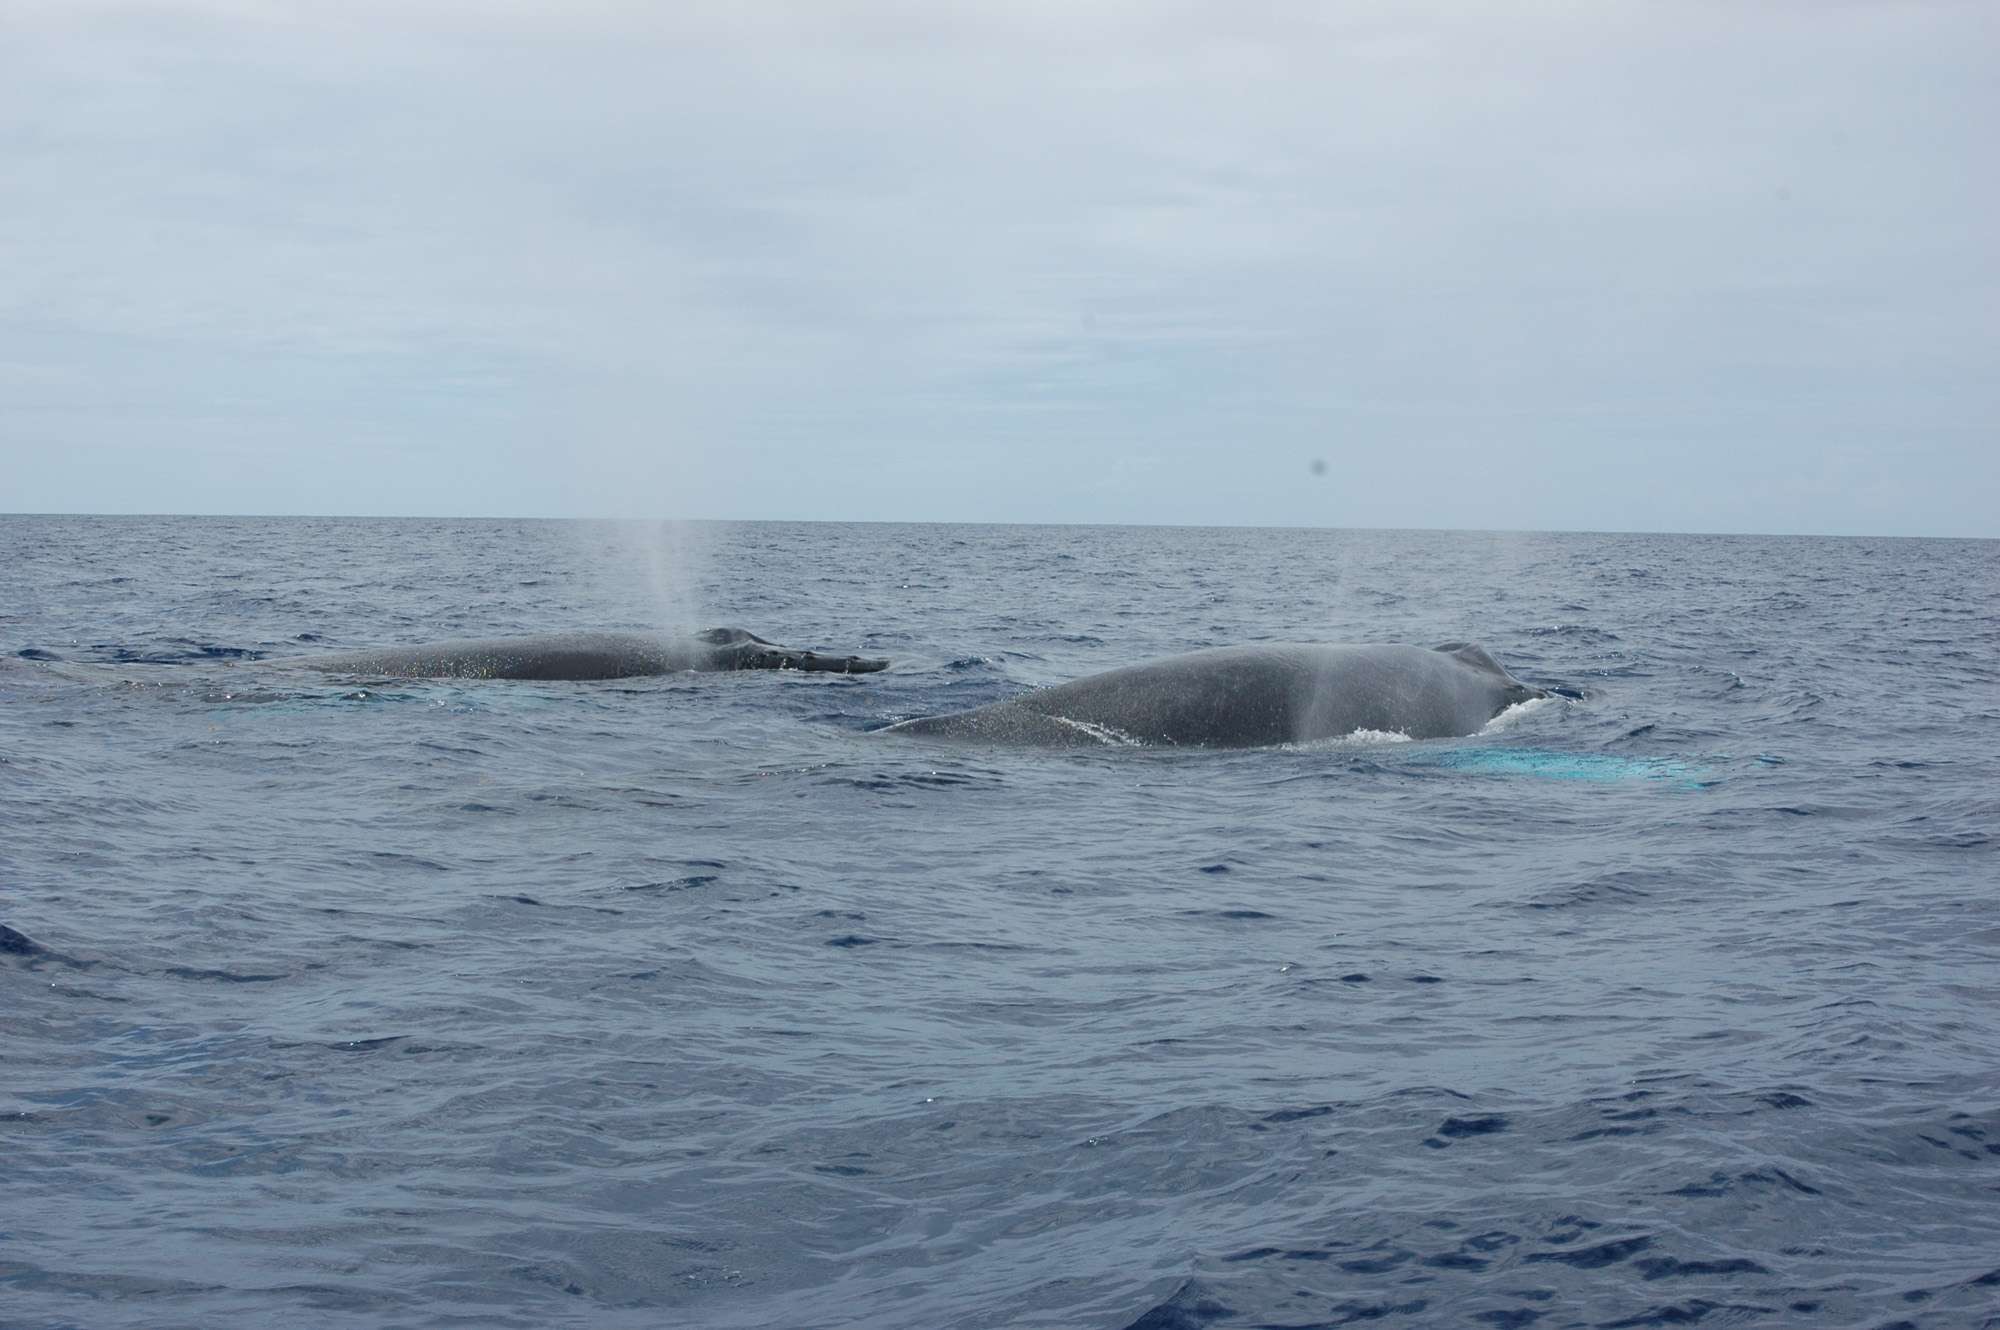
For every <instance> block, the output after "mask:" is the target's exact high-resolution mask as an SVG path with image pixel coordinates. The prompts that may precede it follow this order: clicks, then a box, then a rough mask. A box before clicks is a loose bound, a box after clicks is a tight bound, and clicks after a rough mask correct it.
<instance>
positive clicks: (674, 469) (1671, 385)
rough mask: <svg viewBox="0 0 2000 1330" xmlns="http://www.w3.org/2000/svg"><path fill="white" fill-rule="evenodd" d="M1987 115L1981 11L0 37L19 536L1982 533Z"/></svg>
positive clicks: (276, 7) (1067, 17)
mask: <svg viewBox="0 0 2000 1330" xmlns="http://www.w3.org/2000/svg"><path fill="white" fill-rule="evenodd" d="M1996 69H2000V4H1995V3H1993V2H1992V0H1972V2H1970V3H1961V4H1953V3H1937V4H1933V3H1923V2H1922V0H1881V2H1879V3H1869V2H1865V0H1863V2H1857V3H1838V2H1836V0H1799V2H1798V3H1783V2H1781V0H1767V2H1757V3H1744V2H1742V0H1727V2H1726V3H1720V2H1719V3H1701V2H1700V0H1652V2H1650V3H1630V4H1627V3H1618V2H1617V0H1589V2H1585V0H1578V2H1577V3H1572V4H1535V3H1506V4H1488V3H1473V2H1468V3H1462V4H1434V3H1412V4H1401V3H1398V4H1381V5H1363V4H1340V3H1333V2H1332V0H1325V2H1322V3H1301V4H1286V3H1241V2H1228V3H1213V4H1180V3H1167V2H1155V3H1140V2H1138V0H1134V2H1133V3H1122V4H1100V3H1090V2H1089V0H1025V2H1024V0H1007V2H1006V3H997V2H996V3H988V4H958V5H948V4H939V3H933V2H931V0H911V2H909V3H837V2H829V3H800V4H796V5H778V4H755V3H723V4H715V5H704V4H699V3H687V2H685V0H673V2H669V3H645V4H638V3H590V2H589V0H584V2H583V3H577V2H576V0H561V2H560V3H558V2H557V0H540V2H538V3H533V4H527V3H505V2H502V3H493V2H492V0H462V2H454V0H395V2H394V3H382V4H377V3H371V2H369V0H359V2H357V0H341V2H340V3H338V4H330V3H328V4H321V3H307V0H293V2H292V3H286V4H275V3H273V4H262V3H250V2H249V0H241V2H234V3H232V2H229V0H190V2H187V3H133V4H99V3H94V0H4V3H0V511H108V512H120V511H139V512H163V511H164V512H252V513H301V512H314V513H389V514H397V513H423V514H496V515H609V516H646V517H723V518H727V517H796V518H857V519H875V518H886V519H912V520H919V519H936V520H996V521H1119V522H1195V523H1209V522H1213V523H1242V522H1248V523H1285V524H1305V525H1335V526H1434V527H1499V528H1588V529H1617V530H1626V529H1638V530H1647V529H1667V530H1724V531H1779V532H1783V531H1823V532H1869V533H1900V534H1947V535H1952V534H1956V535H1983V536H1996V535H2000V437H1996V436H2000V430H1996V421H2000V355H1996V352H2000V239H1996V237H2000V169H1996V164H2000V150H1996V148H1995V146H1994V145H1995V144H1996V143H2000V114H1996V112H2000V78H1996V76H1995V70H1996ZM1315 460H1319V461H1323V463H1324V468H1323V473H1319V469H1318V468H1315V466H1314V463H1315Z"/></svg>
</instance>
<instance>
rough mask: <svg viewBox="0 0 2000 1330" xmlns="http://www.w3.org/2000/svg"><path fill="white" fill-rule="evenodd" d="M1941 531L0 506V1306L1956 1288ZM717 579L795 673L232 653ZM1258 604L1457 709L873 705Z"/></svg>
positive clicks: (686, 600) (1472, 1301)
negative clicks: (998, 715)
mask: <svg viewBox="0 0 2000 1330" xmlns="http://www.w3.org/2000/svg"><path fill="white" fill-rule="evenodd" d="M1996 607H2000V545H1996V544H1995V543H1992V542H1925V541H1889V540H1812V539H1751V538H1719V537H1689V536H1592V535H1547V536H1539V535H1530V536H1523V535H1488V534H1439V533H1416V532H1411V533H1377V532H1337V531H1253V530H1175V529H1134V528H1121V529H1109V528H1105V529H1094V528H1024V527H943V526H812V525H791V524H783V525H776V524H774V525H750V526H735V527H707V528H693V529H691V530H686V531H681V532H679V533H675V534H670V535H668V536H666V537H656V536H655V535H654V534H652V533H649V532H648V531H646V530H644V529H639V528H613V527H591V526H579V525H565V524H556V523H480V522H463V523H461V522H411V521H307V520H296V521H278V520H218V519H71V518H14V517H10V518H0V660H4V663H0V923H4V924H6V925H7V926H8V927H9V928H10V929H11V930H12V931H10V932H8V933H5V934H0V1150H4V1160H5V1166H4V1169H0V1324H4V1325H6V1326H8V1327H13V1328H19V1327H48V1326H72V1325H73V1326H88V1327H121V1326H133V1327H138V1326H145V1327H179V1326H189V1327H195V1326H199V1327H216V1326H268V1325H298V1326H319V1325H329V1326H331V1325H339V1326H359V1325H366V1326H438V1325H480V1326H521V1327H543V1326H579V1327H583V1326H588V1327H656V1326H717V1327H751V1326H769V1327H794V1326H829V1327H831V1326H869V1327H912V1328H918V1327H946V1326H953V1327H955V1326H967V1327H972V1326H978V1327H988V1326H1045V1327H1106V1330H1118V1328H1120V1327H1145V1330H1175V1328H1178V1327H1196V1326H1238V1325H1241V1326H1251V1325H1258V1326H1287V1327H1301V1326H1319V1325H1349V1324H1364V1325H1369V1326H1381V1327H1393V1326H1461V1325H1463V1326H1501V1327H1507V1326H1539V1327H1555V1326H1579V1325H1591V1326H1666V1325H1684V1324H1690V1323H1695V1322H1699V1323H1702V1324H1704V1325H1756V1326H1769V1325H1799V1326H1857V1327H1860V1326H1868V1327H1874V1326H1883V1325H1914V1326H1927V1327H1928V1326H1937V1327H1961V1326H1973V1325H1980V1324H1994V1323H1996V1318H2000V898H1997V894H1996V879H2000V853H1996V846H1997V845H2000V840H1996V836H1997V835H2000V665H1996V661H2000V608H1996ZM678 624H693V625H696V626H707V625H709V624H735V625H741V626H744V627H747V628H750V629H752V630H753V631H756V632H758V633H760V634H762V635H764V636H766V637H771V638H774V639H777V640H780V641H784V642H788V643H792V644H795V645H801V646H813V647H820V648H827V649H836V650H843V651H849V650H851V651H863V652H866V653H868V654H871V655H872V654H881V655H889V656H893V657H894V658H895V659H896V665H895V666H894V668H893V669H892V670H891V671H890V672H888V673H886V674H881V675H875V676H865V677H837V676H826V675H797V674H786V675H779V674H745V675H705V676H684V677H675V678H664V679H651V680H638V681H631V682H621V683H589V684H523V683H480V682H468V681H439V682H430V683H410V684H391V685H387V686H381V685H373V686H367V687H362V686H358V685H356V684H355V683H354V682H353V681H341V680H329V679H324V678H322V677H319V676H314V675H299V674H294V673H289V672H285V671H273V670H269V669H266V668H262V667H259V666H257V665H255V664H252V663H248V662H246V661H245V660H244V659H243V657H244V656H246V655H249V654H293V653H299V652H307V651H313V650H326V649H331V648H333V647H335V646H360V645H370V644H377V643H387V642H407V641H421V640H425V639H434V638H439V637H449V636H455V635H471V634H496V633H507V632H522V631H542V630H550V629H555V628H563V627H570V626H590V627H633V626H655V625H657V626H668V625H678ZM1257 638H1293V639H1305V640H1325V641H1342V640H1374V641H1415V642H1433V641H1444V640H1453V639H1468V638H1469V639H1472V640H1476V641H1480V642H1483V643H1484V644H1485V645H1486V646H1488V647H1489V648H1490V649H1491V650H1492V651H1493V652H1494V653H1495V654H1496V655H1497V656H1498V657H1499V658H1500V659H1501V660H1502V661H1504V662H1506V663H1507V664H1508V665H1509V666H1510V667H1511V668H1512V669H1513V670H1514V671H1515V672H1516V673H1518V674H1520V675H1521V676H1523V677H1524V678H1527V679H1530V680H1533V681H1536V682H1541V683H1548V684H1560V685H1562V686H1565V687H1569V688H1573V689H1575V690H1577V691H1579V692H1580V693H1581V694H1582V698H1581V700H1555V701H1550V702H1545V703H1537V704H1534V705H1532V706H1530V707H1527V708H1524V709H1522V710H1520V711H1518V712H1516V713H1511V714H1510V715H1508V716H1507V717H1505V718H1503V720H1502V721H1501V722H1499V723H1498V724H1496V725H1495V726H1493V727H1490V728H1489V730H1488V731H1487V732H1485V733H1482V734H1481V735H1479V736H1476V737H1474V738H1472V739H1467V740H1455V741H1440V742H1425V743H1407V742H1406V743H1396V742H1390V741H1381V740H1378V741H1375V742H1359V741H1357V742H1344V743H1333V744H1323V745H1319V746H1315V747H1309V748H1304V749H1296V750H1269V751H1252V752H1228V753H1187V752H1170V751H1150V750H1147V751H1134V750H1129V749H1125V750H1107V751H1104V752H1101V753H1097V752H1090V753H1081V754H1074V753H1071V754H1043V753H1034V752H1009V751H982V750H979V749H968V748H960V747H945V746H939V745H936V744H926V743H923V742H921V741H916V740H912V739H909V738H906V737H897V736H888V735H878V734H873V733H871V732H870V731H871V730H873V729H875V728H877V727H880V726H882V725H884V724H886V723H888V722H890V721H892V720H894V719H897V718H900V717H905V716H911V715H918V714H924V713H928V712H934V711H940V710H947V709H956V708H960V707H965V706H970V705H974V704H977V703H981V702H985V701H990V700H993V699H996V698H999V697H1003V696H1006V695H1007V694H1009V693H1011V692H1013V691H1016V690H1018V689H1022V688H1025V687H1028V686H1031V685H1037V684H1045V683H1051V682H1055V681H1059V680H1063V679H1068V678H1071V677H1074V676H1076V675H1079V674H1083V673H1086V672H1089V671H1093V670H1097V669H1101V668H1106V667H1110V666H1114V665H1120V664H1126V663H1131V662H1135V661H1139V660H1143V659H1146V658H1149V657H1154V656H1158V655H1163V654H1167V653H1170V652H1175V651H1181V650H1186V649H1190V648H1195V647H1203V646H1210V645H1214V644H1219V643H1229V642H1240V641H1248V640H1253V639H1257Z"/></svg>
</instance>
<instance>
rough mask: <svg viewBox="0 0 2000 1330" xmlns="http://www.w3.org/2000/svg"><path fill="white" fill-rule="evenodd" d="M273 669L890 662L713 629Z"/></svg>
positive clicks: (561, 672) (626, 668) (477, 674)
mask: <svg viewBox="0 0 2000 1330" xmlns="http://www.w3.org/2000/svg"><path fill="white" fill-rule="evenodd" d="M271 663H272V664H285V665H303V666H307V667H310V668H313V669H319V670H326V671H329V672H332V673H337V674H371V675H378V676H382V677H385V678H398V679H419V678H432V679H436V678H454V679H534V680H565V679H574V680H590V679H629V678H636V677H639V676H643V675H655V674H677V673H680V672H681V671H684V670H703V671H719V670H807V671H817V672H822V673H838V674H865V673H870V672H872V671H875V670H879V669H883V668H884V667H886V666H887V665H888V663H889V662H888V661H886V660H880V659H871V658H867V657H862V656H828V655H821V654H819V653H816V652H812V651H800V650H798V649H796V648H793V647H787V646H780V645H778V644H777V643H775V642H767V641H765V640H764V639H763V638H761V637H758V636H757V635H756V634H755V633H751V632H747V631H745V630H744V629H741V628H711V629H709V630H708V631H707V632H704V633H695V634H691V635H689V636H684V637H681V636H661V635H658V634H653V633H545V634H542V635H540V636H535V637H490V638H475V639H466V640H461V641H453V642H432V643H428V644H426V645H423V646H407V647H382V648H375V649H368V650H362V651H342V652H334V653H331V654H328V655H322V656H306V657H296V658H292V659H288V660H284V661H273V662H271Z"/></svg>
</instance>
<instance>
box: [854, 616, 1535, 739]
mask: <svg viewBox="0 0 2000 1330" xmlns="http://www.w3.org/2000/svg"><path fill="white" fill-rule="evenodd" d="M1548 692H1549V690H1546V689H1542V688H1537V687H1535V686H1534V685H1532V684H1526V683H1523V682H1521V681H1520V680H1519V679H1516V678H1515V677H1514V676H1513V675H1511V674H1509V673H1508V672H1507V670H1506V669H1505V667H1503V666H1502V665H1501V664H1500V662H1499V661H1497V660H1495V659H1494V658H1493V657H1492V656H1491V655H1490V654H1488V653H1487V651H1486V650H1485V648H1483V647H1481V646H1478V645H1476V644H1474V643H1470V642H1448V643H1445V644H1444V645H1442V646H1437V647H1423V646H1408V645H1390V644H1358V645H1340V644H1315V643H1298V642H1259V643H1252V644H1249V645H1244V646H1230V647H1214V648H1211V649H1209V650H1206V651H1194V652H1189V653H1188V654H1186V655H1181V656H1172V657H1168V658H1167V659H1165V660H1156V661H1152V662H1150V663H1147V664H1143V665H1129V666H1126V667H1124V668H1122V669H1115V670H1107V671H1105V672H1104V673H1102V674H1093V675H1090V676H1088V677H1086V678H1082V679H1077V680H1074V681H1072V682H1070V683H1065V684H1059V685H1057V686H1055V687H1052V688H1042V689H1037V690H1035V691H1033V692H1029V693H1023V694H1022V695H1020V696H1018V697H1013V698H1009V699H1007V700H1006V701H1002V702H995V703H992V704H990V705H988V706H983V707H979V708H976V709H974V710H971V711H961V712H954V713H951V714H948V715H942V716H924V717H918V718H916V719H913V720H905V721H901V722H899V723H897V724H894V725H890V726H887V727H885V730H884V732H885V733H892V734H899V735H909V736H912V737H921V738H931V739H948V740H964V741H969V742H975V743H986V744H1004V745H1019V746H1030V747H1044V748H1094V747H1100V746H1104V745H1120V744H1141V745H1156V746H1166V747H1181V748H1261V747H1271V746H1275V745H1280V744H1296V743H1309V742H1311V741H1313V740H1316V739H1334V738H1341V737H1344V736H1348V735H1353V734H1357V733H1361V732H1367V731H1379V732H1383V733H1390V734H1400V735H1407V736H1408V737H1409V738H1412V739H1442V738H1456V737H1461V736H1464V735H1469V734H1473V733H1476V732H1477V731H1478V730H1480V729H1482V728H1483V727H1484V726H1485V725H1486V724H1487V723H1488V722H1489V721H1491V720H1492V719H1493V718H1494V717H1495V716H1497V715H1499V714H1500V713H1501V712H1502V711H1505V710H1506V709H1507V708H1508V707H1510V706H1513V705H1514V704H1515V703H1517V702H1526V701H1530V700H1532V699H1534V698H1538V697H1546V696H1548Z"/></svg>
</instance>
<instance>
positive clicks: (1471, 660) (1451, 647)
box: [1431, 642, 1512, 678]
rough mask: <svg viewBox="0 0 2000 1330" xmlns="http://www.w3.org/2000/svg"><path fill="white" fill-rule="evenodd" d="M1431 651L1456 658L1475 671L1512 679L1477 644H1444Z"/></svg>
mask: <svg viewBox="0 0 2000 1330" xmlns="http://www.w3.org/2000/svg"><path fill="white" fill-rule="evenodd" d="M1431 650H1433V651H1442V652H1444V653H1445V654H1446V655H1447V656H1456V657H1457V658H1458V659H1460V660H1462V661H1464V662H1465V663H1466V664H1468V665H1471V666H1473V667H1474V668H1475V669H1482V670H1490V671H1492V672H1493V673H1495V674H1497V675H1499V676H1501V677H1502V678H1511V677H1512V676H1511V675H1509V674H1508V673H1507V668H1506V667H1505V666H1504V665H1502V664H1501V663H1500V662H1499V661H1497V660H1495V659H1493V656H1492V655H1491V653H1489V652H1488V651H1487V650H1486V648H1485V647H1483V646H1480V645H1479V643H1477V642H1444V643H1441V644H1439V645H1438V646H1435V647H1432V648H1431Z"/></svg>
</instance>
